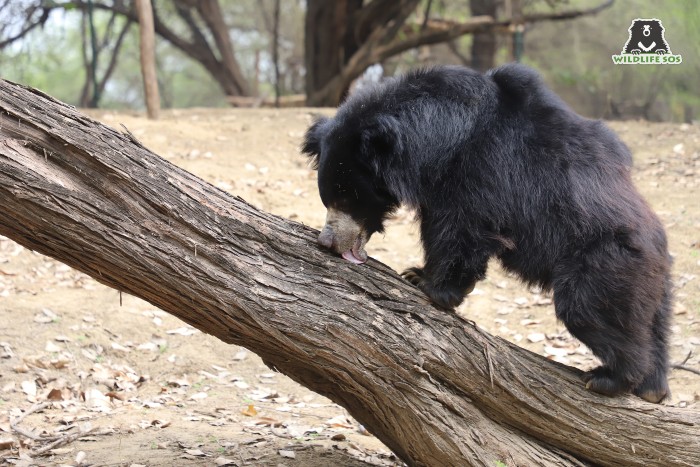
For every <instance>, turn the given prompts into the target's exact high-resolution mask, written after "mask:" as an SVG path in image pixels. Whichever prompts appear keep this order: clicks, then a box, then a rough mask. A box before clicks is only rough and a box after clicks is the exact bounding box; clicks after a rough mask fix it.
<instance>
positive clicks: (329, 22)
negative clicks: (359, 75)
mask: <svg viewBox="0 0 700 467" xmlns="http://www.w3.org/2000/svg"><path fill="white" fill-rule="evenodd" d="M361 8H362V0H338V1H333V2H329V1H328V0H308V1H307V3H306V17H305V25H304V34H305V39H304V44H305V49H304V60H305V64H306V96H307V101H308V105H310V106H313V107H335V106H336V105H338V103H339V102H340V100H341V99H342V96H343V95H344V94H345V93H347V90H348V87H349V86H350V83H339V84H338V86H336V87H335V89H334V90H333V92H329V93H326V94H319V93H318V91H319V90H321V89H323V87H324V86H326V85H327V84H328V83H329V82H330V81H331V80H332V79H333V78H334V77H336V76H339V75H340V74H341V72H342V71H343V67H344V66H345V65H346V63H347V60H348V59H349V58H350V57H352V55H353V54H354V53H355V52H356V51H357V48H358V46H357V40H356V37H355V34H354V32H355V27H354V26H355V22H354V20H355V17H356V13H357V12H358V11H359V10H360V9H361Z"/></svg>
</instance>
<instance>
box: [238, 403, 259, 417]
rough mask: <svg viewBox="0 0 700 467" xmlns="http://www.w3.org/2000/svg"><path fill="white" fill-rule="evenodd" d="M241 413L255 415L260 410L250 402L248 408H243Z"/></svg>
mask: <svg viewBox="0 0 700 467" xmlns="http://www.w3.org/2000/svg"><path fill="white" fill-rule="evenodd" d="M241 413H242V414H243V415H245V416H246V417H254V416H256V415H257V414H258V411H257V410H255V406H254V405H253V404H248V408H247V409H245V410H242V411H241Z"/></svg>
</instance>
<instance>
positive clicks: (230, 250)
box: [0, 80, 700, 467]
mask: <svg viewBox="0 0 700 467" xmlns="http://www.w3.org/2000/svg"><path fill="white" fill-rule="evenodd" d="M0 199H1V200H2V209H0V234H1V235H5V236H7V237H9V238H11V239H13V240H15V241H17V242H18V243H20V244H22V245H24V246H25V247H28V248H30V249H32V250H35V251H38V252H40V253H43V254H46V255H48V256H51V257H53V258H55V259H57V260H59V261H62V262H64V263H66V264H68V265H70V266H72V267H74V268H76V269H78V270H80V271H83V272H85V273H86V274H89V275H90V276H92V277H94V278H95V279H97V280H98V281H100V282H101V283H103V284H106V285H108V286H110V287H114V288H115V289H118V290H120V291H123V292H126V293H129V294H133V295H135V296H137V297H140V298H143V299H145V300H147V301H149V302H150V303H152V304H153V305H155V306H157V307H159V308H161V309H163V310H164V311H167V312H169V313H171V314H173V315H175V316H177V317H179V318H181V319H183V320H184V321H186V322H188V323H190V324H191V325H193V326H195V327H197V328H199V329H201V330H202V331H204V332H206V333H209V334H212V335H214V336H216V337H218V338H219V339H221V340H223V341H225V342H228V343H232V344H237V345H241V346H244V347H246V348H248V349H250V350H252V351H253V352H255V353H257V354H258V355H260V356H261V357H262V358H263V359H264V360H265V361H266V362H268V363H269V364H271V365H273V366H274V367H275V368H276V369H278V370H279V371H281V372H282V373H284V374H286V375H288V376H290V377H291V378H292V379H294V380H295V381H298V382H299V383H301V384H303V385H304V386H306V387H308V388H310V389H312V390H314V391H317V392H318V393H320V394H322V395H325V396H327V397H329V398H330V399H332V400H334V401H335V402H337V403H338V404H340V405H342V406H343V407H345V408H346V409H347V410H348V411H349V412H350V413H351V414H352V415H353V416H354V417H355V418H356V419H357V420H358V421H360V422H361V423H362V424H364V425H365V426H366V427H367V428H368V429H369V430H370V431H371V432H372V433H374V434H375V435H376V436H377V437H378V438H379V439H381V440H382V441H383V442H384V443H385V444H386V445H387V446H388V447H389V448H390V449H392V450H393V451H394V452H395V453H396V454H397V455H398V456H400V457H401V458H402V459H403V460H404V461H406V462H407V463H408V464H409V465H427V466H449V465H455V466H464V465H490V466H494V465H497V463H498V462H502V463H503V464H506V465H588V464H598V465H625V466H664V467H666V466H671V465H680V466H691V465H698V463H700V449H699V448H698V439H700V413H698V412H697V411H692V410H688V409H679V408H675V407H665V406H661V405H652V404H648V403H646V402H644V401H642V400H640V399H637V398H634V397H632V396H629V397H620V398H605V397H602V396H599V395H597V394H593V393H590V392H588V391H586V390H585V389H584V386H583V384H582V383H581V381H580V371H578V370H575V369H572V368H569V367H567V366H565V365H560V364H556V363H553V362H551V361H548V360H546V359H545V358H543V357H541V356H538V355H536V354H533V353H531V352H528V351H526V350H524V349H521V348H519V347H517V346H515V345H514V344H511V343H509V342H507V341H505V340H503V339H500V338H497V337H492V336H490V335H488V334H487V333H485V332H484V331H482V330H480V329H479V328H477V327H476V325H475V324H474V323H472V322H470V321H467V320H465V319H463V318H460V317H459V316H458V315H456V314H454V313H446V312H444V311H440V310H437V309H435V308H433V307H432V306H430V304H429V303H428V301H427V300H426V299H425V297H424V296H423V295H422V294H421V293H420V292H419V291H418V290H417V289H415V288H414V287H412V286H411V285H410V284H408V283H407V282H405V281H404V280H402V279H401V278H400V277H399V276H398V275H397V274H396V273H395V272H394V271H392V270H391V269H389V268H388V267H386V266H385V265H383V264H381V263H379V262H377V261H374V260H370V261H369V262H368V263H367V264H366V265H362V266H355V265H351V264H350V263H348V262H345V261H343V260H342V259H340V258H336V257H334V256H332V255H330V254H329V253H327V252H326V251H324V250H321V249H319V248H318V247H317V246H316V242H315V239H316V235H317V233H318V232H317V231H315V230H314V229H311V228H308V227H306V226H304V225H301V224H298V223H295V222H292V221H289V220H286V219H282V218H279V217H276V216H273V215H270V214H267V213H264V212H261V211H259V210H256V209H255V208H253V207H252V206H250V205H248V204H247V203H246V202H245V201H243V200H242V199H240V198H236V197H233V196H231V195H228V194H227V193H225V192H223V191H221V190H219V189H217V188H215V187H213V186H211V185H209V184H207V183H206V182H204V181H202V180H201V179H199V178H197V177H195V176H194V175H192V174H190V173H188V172H186V171H184V170H182V169H180V168H178V167H176V166H174V165H172V164H170V163H169V162H167V161H166V160H164V159H161V158H159V157H158V156H156V155H155V154H153V153H151V152H150V151H149V150H148V149H146V148H145V147H143V146H142V145H141V144H140V143H139V142H138V141H137V140H136V139H135V138H133V136H131V135H130V134H129V133H128V132H127V133H126V134H123V133H120V132H117V131H115V130H113V129H111V128H109V127H106V126H104V125H101V124H100V123H98V122H95V121H93V120H91V119H90V118H88V117H86V116H84V115H81V114H80V113H79V112H78V111H76V110H75V109H74V108H72V107H70V106H67V105H65V104H62V103H60V102H58V101H56V100H54V99H52V98H50V97H49V96H46V95H44V94H42V93H40V92H39V91H36V90H32V89H30V88H25V87H22V86H19V85H16V84H13V83H10V82H8V81H2V80H0Z"/></svg>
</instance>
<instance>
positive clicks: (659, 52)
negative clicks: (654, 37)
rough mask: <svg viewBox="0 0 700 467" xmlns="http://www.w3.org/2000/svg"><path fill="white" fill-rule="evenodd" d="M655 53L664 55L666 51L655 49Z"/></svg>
mask: <svg viewBox="0 0 700 467" xmlns="http://www.w3.org/2000/svg"><path fill="white" fill-rule="evenodd" d="M656 54H657V55H666V51H665V50H663V49H661V50H657V51H656Z"/></svg>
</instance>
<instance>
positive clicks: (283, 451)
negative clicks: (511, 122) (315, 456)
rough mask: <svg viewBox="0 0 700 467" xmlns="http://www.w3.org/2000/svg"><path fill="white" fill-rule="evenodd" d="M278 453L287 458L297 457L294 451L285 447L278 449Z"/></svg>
mask: <svg viewBox="0 0 700 467" xmlns="http://www.w3.org/2000/svg"><path fill="white" fill-rule="evenodd" d="M279 453H280V456H282V457H286V458H287V459H294V458H296V457H297V455H296V453H295V452H294V451H289V450H286V449H280V450H279Z"/></svg>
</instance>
